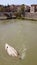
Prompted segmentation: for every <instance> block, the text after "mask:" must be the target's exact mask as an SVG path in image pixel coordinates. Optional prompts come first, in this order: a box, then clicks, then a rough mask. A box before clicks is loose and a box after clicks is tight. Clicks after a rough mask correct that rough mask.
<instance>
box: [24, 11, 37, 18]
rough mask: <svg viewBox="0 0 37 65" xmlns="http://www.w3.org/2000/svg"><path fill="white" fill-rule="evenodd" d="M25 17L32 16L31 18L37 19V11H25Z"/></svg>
mask: <svg viewBox="0 0 37 65" xmlns="http://www.w3.org/2000/svg"><path fill="white" fill-rule="evenodd" d="M25 17H26V18H28V19H29V18H31V19H37V12H34V13H30V12H25Z"/></svg>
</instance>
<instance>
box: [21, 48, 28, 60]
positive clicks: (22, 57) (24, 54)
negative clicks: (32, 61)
mask: <svg viewBox="0 0 37 65" xmlns="http://www.w3.org/2000/svg"><path fill="white" fill-rule="evenodd" d="M26 50H27V49H26V48H24V49H23V51H22V54H21V59H22V60H23V59H24V58H25V57H26Z"/></svg>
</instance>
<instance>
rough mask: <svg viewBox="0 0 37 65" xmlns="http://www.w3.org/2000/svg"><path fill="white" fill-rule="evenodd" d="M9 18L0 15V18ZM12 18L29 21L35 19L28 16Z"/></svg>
mask: <svg viewBox="0 0 37 65" xmlns="http://www.w3.org/2000/svg"><path fill="white" fill-rule="evenodd" d="M8 19H10V18H7V17H6V16H1V17H0V20H8ZM12 19H22V20H31V21H37V19H35V18H29V17H17V18H12Z"/></svg>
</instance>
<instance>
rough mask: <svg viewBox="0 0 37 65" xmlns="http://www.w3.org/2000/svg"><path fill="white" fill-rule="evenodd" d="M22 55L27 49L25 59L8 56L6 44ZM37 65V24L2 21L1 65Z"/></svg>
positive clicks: (0, 30)
mask: <svg viewBox="0 0 37 65" xmlns="http://www.w3.org/2000/svg"><path fill="white" fill-rule="evenodd" d="M6 42H7V43H8V44H10V45H11V46H13V47H14V48H15V49H16V50H17V51H19V53H20V54H21V53H22V51H23V49H24V48H27V50H26V54H25V56H26V57H25V58H24V59H23V60H19V59H18V58H13V57H10V56H8V54H7V53H6V51H5V49H4V45H5V43H6ZM2 64H3V65H37V22H34V21H25V20H9V21H8V20H3V21H0V65H2Z"/></svg>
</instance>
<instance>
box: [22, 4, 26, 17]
mask: <svg viewBox="0 0 37 65" xmlns="http://www.w3.org/2000/svg"><path fill="white" fill-rule="evenodd" d="M21 14H22V16H25V5H24V4H22V5H21Z"/></svg>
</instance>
